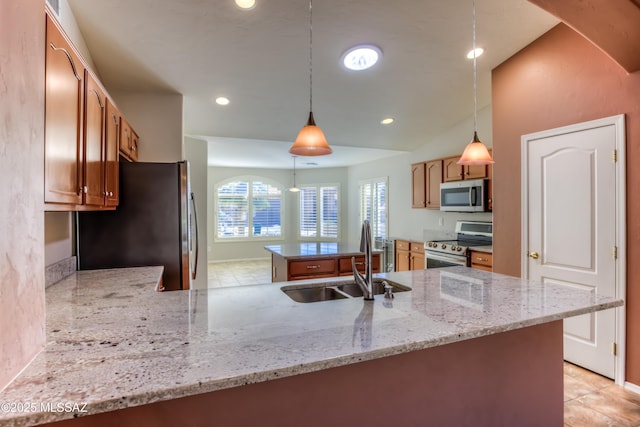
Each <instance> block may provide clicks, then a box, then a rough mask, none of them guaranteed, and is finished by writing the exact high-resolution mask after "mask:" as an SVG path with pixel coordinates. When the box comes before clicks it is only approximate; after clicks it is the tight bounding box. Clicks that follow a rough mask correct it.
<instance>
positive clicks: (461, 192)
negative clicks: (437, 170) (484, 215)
mask: <svg viewBox="0 0 640 427" xmlns="http://www.w3.org/2000/svg"><path fill="white" fill-rule="evenodd" d="M487 190H488V180H486V179H472V180H468V181H453V182H443V183H442V184H440V210H441V211H449V212H487V211H488V210H489V203H488V202H489V195H488V194H487Z"/></svg>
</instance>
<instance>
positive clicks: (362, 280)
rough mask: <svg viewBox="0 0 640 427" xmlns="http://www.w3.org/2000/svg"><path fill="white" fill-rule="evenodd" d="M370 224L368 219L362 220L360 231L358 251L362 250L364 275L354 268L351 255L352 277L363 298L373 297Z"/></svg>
mask: <svg viewBox="0 0 640 427" xmlns="http://www.w3.org/2000/svg"><path fill="white" fill-rule="evenodd" d="M371 249H372V248H371V224H369V220H368V219H365V220H364V221H362V232H361V233H360V251H361V252H364V276H363V275H362V273H360V272H359V271H358V269H357V268H356V258H355V257H351V268H352V269H353V278H354V280H355V282H356V283H357V284H358V286H360V289H362V294H363V295H364V299H365V300H372V299H373V278H372V274H371V270H372V267H371V252H372V250H371Z"/></svg>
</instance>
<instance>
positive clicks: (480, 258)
mask: <svg viewBox="0 0 640 427" xmlns="http://www.w3.org/2000/svg"><path fill="white" fill-rule="evenodd" d="M476 261H489V258H482V257H481V256H479V257H476Z"/></svg>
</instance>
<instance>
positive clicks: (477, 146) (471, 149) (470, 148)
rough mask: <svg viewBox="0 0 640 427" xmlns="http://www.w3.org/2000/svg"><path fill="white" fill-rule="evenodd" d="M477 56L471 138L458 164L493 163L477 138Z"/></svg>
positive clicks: (487, 151)
mask: <svg viewBox="0 0 640 427" xmlns="http://www.w3.org/2000/svg"><path fill="white" fill-rule="evenodd" d="M472 52H476V0H473V50H472ZM477 56H478V55H473V140H472V141H471V142H470V143H469V144H467V147H466V148H465V149H464V152H463V153H462V156H461V157H460V160H458V162H457V163H458V164H459V165H489V164H491V163H494V161H493V159H492V158H491V154H489V150H487V147H486V145H484V144H483V143H482V142H481V141H480V139H478V88H477V86H478V84H477V79H478V77H477V73H478V70H477V68H478V65H477V62H478V61H477Z"/></svg>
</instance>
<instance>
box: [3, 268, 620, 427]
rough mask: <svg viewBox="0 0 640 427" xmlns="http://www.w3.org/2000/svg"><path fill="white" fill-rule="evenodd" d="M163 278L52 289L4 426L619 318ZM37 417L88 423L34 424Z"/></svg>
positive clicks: (481, 283)
mask: <svg viewBox="0 0 640 427" xmlns="http://www.w3.org/2000/svg"><path fill="white" fill-rule="evenodd" d="M161 272H162V269H161V268H160V267H145V268H129V269H112V270H95V271H82V272H77V273H76V274H74V275H73V276H71V277H69V278H67V279H64V280H62V281H61V282H59V283H57V284H55V285H53V286H51V287H50V288H48V289H47V291H46V297H47V342H48V344H47V347H46V348H45V349H44V350H43V351H42V352H41V353H40V354H39V355H38V356H37V357H36V358H35V359H34V360H33V362H32V363H31V364H30V365H29V366H28V367H27V368H26V369H25V370H24V371H23V372H22V373H21V374H20V375H19V376H18V378H17V379H16V380H15V381H14V382H13V383H12V384H10V385H9V386H8V387H7V388H6V389H5V390H4V391H3V392H1V393H0V403H5V402H10V403H12V404H13V405H14V406H15V405H16V403H25V404H26V403H28V404H29V405H31V406H29V407H28V410H26V411H25V410H23V411H22V412H19V411H18V412H16V411H6V410H2V411H0V425H3V426H5V425H6V426H24V425H33V424H38V423H43V422H51V421H56V420H61V419H65V418H72V417H74V416H78V415H81V416H82V415H89V414H95V413H100V412H105V411H112V410H117V409H122V408H126V407H130V406H136V405H143V404H146V403H152V402H157V401H161V400H168V399H174V398H179V397H183V396H189V395H195V394H200V393H205V392H209V391H214V390H220V389H225V388H231V387H236V386H240V385H243V384H249V383H255V382H262V381H269V380H272V379H276V378H282V377H286V376H291V375H296V374H301V373H307V372H313V371H318V370H322V369H327V368H332V367H337V366H343V365H347V364H351V363H356V362H359V361H364V360H371V359H376V358H380V357H386V356H392V355H396V354H401V353H405V352H409V351H413V350H419V349H425V348H430V347H435V346H440V345H444V344H448V343H452V342H456V341H461V340H466V339H472V338H477V337H482V336H486V335H490V334H495V333H499V332H503V331H508V330H513V329H517V328H522V327H526V326H532V325H537V324H541V323H545V322H551V321H555V320H559V319H562V318H565V317H569V316H576V315H580V314H584V313H588V312H592V311H597V310H603V309H606V308H611V307H616V306H620V305H622V300H614V299H613V298H609V297H601V296H596V295H592V294H591V293H589V292H585V291H580V290H575V289H567V288H561V287H558V286H554V285H553V284H547V285H544V286H543V285H541V284H538V283H533V282H528V281H526V280H521V279H518V278H513V277H509V276H504V275H500V274H495V273H487V272H484V271H480V270H473V269H469V268H466V267H452V268H444V269H429V270H416V271H407V272H400V273H383V274H378V275H376V276H378V277H386V278H387V279H388V280H390V281H395V282H398V283H402V284H405V285H408V286H410V287H412V290H411V291H408V292H401V293H396V296H395V299H393V300H388V299H384V298H382V297H381V296H376V299H375V301H373V302H367V303H365V302H364V301H363V299H362V298H353V299H343V300H335V301H325V302H317V303H308V304H302V303H296V302H294V301H292V300H291V299H289V297H288V296H286V295H285V294H284V293H283V292H282V291H281V290H280V287H281V286H283V283H273V284H272V283H269V284H264V285H256V286H240V287H235V288H221V289H210V290H192V291H174V292H156V291H155V287H156V285H157V282H158V280H159V278H160V277H161ZM341 280H344V278H331V279H323V280H322V281H336V282H339V281H341ZM316 281H317V280H316ZM309 282H313V281H311V280H310V281H297V282H290V283H287V285H295V286H304V285H305V284H308V283H309ZM43 403H44V404H53V405H55V404H59V403H66V404H69V403H71V404H76V405H78V407H77V408H76V409H79V410H83V411H86V412H82V413H78V410H75V411H71V412H69V411H62V412H56V411H52V410H48V409H46V408H47V407H46V406H45V409H44V410H43V409H42V406H41V405H42V404H43ZM2 409H6V408H5V407H3V408H2Z"/></svg>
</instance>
